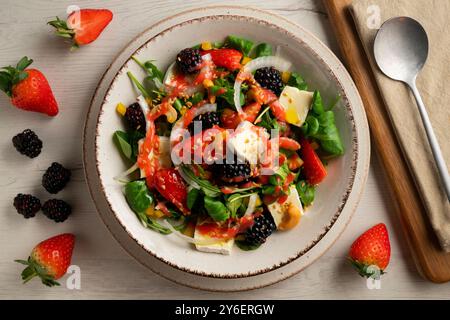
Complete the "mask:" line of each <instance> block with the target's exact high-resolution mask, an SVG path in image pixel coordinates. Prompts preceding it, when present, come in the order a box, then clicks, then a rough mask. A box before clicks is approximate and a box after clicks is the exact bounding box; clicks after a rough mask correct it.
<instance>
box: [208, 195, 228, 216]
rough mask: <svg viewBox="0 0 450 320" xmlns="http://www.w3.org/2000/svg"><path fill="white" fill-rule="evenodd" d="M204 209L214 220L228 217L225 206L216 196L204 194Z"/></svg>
mask: <svg viewBox="0 0 450 320" xmlns="http://www.w3.org/2000/svg"><path fill="white" fill-rule="evenodd" d="M204 203H205V209H206V211H207V212H208V214H209V216H210V217H211V218H213V219H214V220H215V221H225V220H227V219H228V218H229V217H230V212H229V211H228V210H227V207H226V206H225V205H224V204H223V203H222V201H220V200H219V199H218V198H212V197H208V196H205V198H204Z"/></svg>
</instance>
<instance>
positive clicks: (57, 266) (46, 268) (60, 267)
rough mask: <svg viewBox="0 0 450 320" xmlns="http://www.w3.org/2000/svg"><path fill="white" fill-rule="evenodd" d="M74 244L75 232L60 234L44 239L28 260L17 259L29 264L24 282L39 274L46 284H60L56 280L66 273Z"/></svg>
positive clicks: (23, 272) (24, 272) (23, 276)
mask: <svg viewBox="0 0 450 320" xmlns="http://www.w3.org/2000/svg"><path fill="white" fill-rule="evenodd" d="M74 244H75V236H74V235H73V234H70V233H64V234H60V235H57V236H54V237H52V238H49V239H47V240H44V241H42V242H41V243H39V244H38V245H37V246H36V247H34V249H33V250H32V251H31V254H30V256H29V257H28V260H15V261H16V262H18V263H21V264H24V265H26V266H27V267H26V268H25V269H24V270H23V271H22V280H23V283H26V282H28V281H30V280H31V279H33V278H34V277H35V276H38V277H39V278H41V281H42V283H43V284H45V285H46V286H49V287H52V286H55V285H57V286H59V283H58V282H56V281H55V280H57V279H59V278H61V277H62V276H63V275H64V274H66V271H67V268H68V267H69V265H70V260H71V258H72V251H73V246H74Z"/></svg>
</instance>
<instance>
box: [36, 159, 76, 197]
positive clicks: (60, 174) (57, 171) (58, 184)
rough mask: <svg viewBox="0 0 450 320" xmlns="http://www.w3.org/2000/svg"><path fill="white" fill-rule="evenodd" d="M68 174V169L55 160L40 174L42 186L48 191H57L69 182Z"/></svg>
mask: <svg viewBox="0 0 450 320" xmlns="http://www.w3.org/2000/svg"><path fill="white" fill-rule="evenodd" d="M70 176H71V172H70V170H68V169H66V168H64V167H63V166H62V165H61V164H59V163H57V162H53V163H52V165H51V166H50V167H49V168H48V169H47V171H45V173H44V175H43V176H42V186H43V187H44V188H45V190H47V191H48V192H50V193H58V192H59V191H61V190H62V189H64V187H65V186H66V184H67V182H69V180H70Z"/></svg>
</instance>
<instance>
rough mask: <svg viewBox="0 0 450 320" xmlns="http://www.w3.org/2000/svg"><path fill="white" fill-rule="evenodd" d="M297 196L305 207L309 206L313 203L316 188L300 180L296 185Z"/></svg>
mask: <svg viewBox="0 0 450 320" xmlns="http://www.w3.org/2000/svg"><path fill="white" fill-rule="evenodd" d="M296 188H297V192H298V195H299V197H300V200H301V201H302V203H303V205H304V206H305V207H307V206H309V205H311V204H312V203H313V201H314V195H315V191H316V188H315V187H314V186H312V185H310V184H309V183H308V182H306V181H305V180H301V181H299V182H298V183H297V185H296Z"/></svg>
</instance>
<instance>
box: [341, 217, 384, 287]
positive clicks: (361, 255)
mask: <svg viewBox="0 0 450 320" xmlns="http://www.w3.org/2000/svg"><path fill="white" fill-rule="evenodd" d="M348 255H349V260H350V263H351V264H352V266H353V267H354V268H355V269H356V271H358V273H359V274H360V275H361V276H363V277H368V278H369V277H371V276H373V274H374V272H375V269H374V268H373V266H375V267H377V268H378V269H379V271H380V274H383V273H384V270H385V269H386V267H387V266H388V264H389V260H390V257H391V245H390V242H389V234H388V231H387V229H386V225H385V224H384V223H379V224H377V225H375V226H373V227H372V228H370V229H369V230H367V231H366V232H364V233H363V234H362V235H361V236H359V238H358V239H356V240H355V242H353V244H352V246H351V248H350V252H349V254H348Z"/></svg>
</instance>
